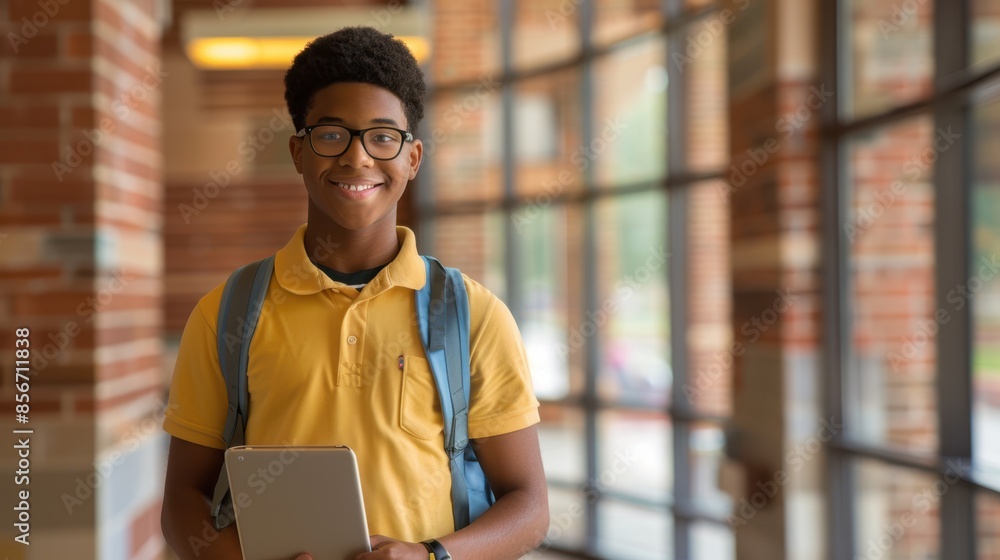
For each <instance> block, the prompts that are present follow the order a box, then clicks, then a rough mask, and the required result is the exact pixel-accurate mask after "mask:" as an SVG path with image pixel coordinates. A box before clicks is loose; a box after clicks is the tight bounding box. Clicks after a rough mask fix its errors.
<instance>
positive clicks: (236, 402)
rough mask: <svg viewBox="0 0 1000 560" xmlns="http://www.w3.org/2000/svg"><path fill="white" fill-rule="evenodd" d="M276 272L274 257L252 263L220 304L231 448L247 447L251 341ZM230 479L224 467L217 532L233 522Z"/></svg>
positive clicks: (216, 504)
mask: <svg viewBox="0 0 1000 560" xmlns="http://www.w3.org/2000/svg"><path fill="white" fill-rule="evenodd" d="M273 270H274V256H273V255H272V256H270V257H268V258H266V259H263V260H260V261H257V262H254V263H250V264H248V265H246V266H244V267H242V268H240V269H238V270H236V271H235V272H233V273H232V274H231V275H230V276H229V280H227V281H226V287H225V288H224V289H223V291H222V300H221V302H220V303H219V321H218V325H217V327H216V334H217V351H218V354H219V368H220V369H221V370H222V377H223V379H224V380H225V382H226V396H227V398H228V401H229V402H228V407H227V412H226V424H225V426H224V427H223V429H222V439H223V440H224V441H225V442H226V446H227V447H233V446H235V445H243V443H244V436H245V432H246V422H247V415H248V414H249V412H250V391H249V389H248V387H247V362H248V359H249V357H250V341H251V339H252V338H253V333H254V331H255V330H256V329H257V320H258V319H259V318H260V311H261V308H262V307H263V304H264V297H265V296H266V295H267V287H268V285H269V284H270V282H271V272H272V271H273ZM232 508H233V505H232V499H231V497H230V495H229V477H228V475H227V474H226V469H225V467H223V468H222V469H221V471H220V473H219V479H218V481H217V482H216V484H215V493H214V496H213V499H212V517H213V518H214V519H215V527H216V529H220V530H221V529H223V528H225V527H227V526H229V525H230V524H232V522H233V519H234V518H233V511H232Z"/></svg>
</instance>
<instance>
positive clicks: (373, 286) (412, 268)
mask: <svg viewBox="0 0 1000 560" xmlns="http://www.w3.org/2000/svg"><path fill="white" fill-rule="evenodd" d="M308 225H309V224H302V225H301V226H299V229H297V230H296V231H295V235H293V236H292V238H291V239H290V240H289V241H288V243H287V244H286V245H285V246H284V247H283V248H282V249H281V250H279V251H278V252H277V253H276V254H275V256H274V274H275V277H276V278H277V280H278V284H279V285H281V287H282V288H284V289H285V290H288V291H289V292H292V293H293V294H296V295H311V294H315V293H318V292H321V291H323V290H329V289H341V288H343V284H340V283H338V282H335V281H333V280H332V279H330V277H329V276H327V275H326V273H324V272H323V271H322V270H320V269H319V268H318V267H317V266H316V265H315V264H313V262H312V261H311V260H309V255H307V254H306V246H305V234H306V228H307V227H308ZM396 238H397V239H398V240H399V253H397V254H396V258H394V259H392V262H390V263H389V264H388V265H387V266H386V267H385V268H384V269H382V271H380V272H379V273H378V275H377V276H375V278H374V279H372V281H371V282H370V283H369V285H368V286H366V291H368V292H371V293H372V294H373V295H374V293H377V292H381V291H383V290H387V289H389V288H392V287H393V286H399V287H402V288H409V289H411V290H419V289H420V288H422V287H423V286H424V282H426V280H427V272H426V269H425V268H424V261H423V259H421V258H420V253H418V252H417V240H416V237H415V236H414V235H413V232H412V231H410V229H409V228H406V227H403V226H396Z"/></svg>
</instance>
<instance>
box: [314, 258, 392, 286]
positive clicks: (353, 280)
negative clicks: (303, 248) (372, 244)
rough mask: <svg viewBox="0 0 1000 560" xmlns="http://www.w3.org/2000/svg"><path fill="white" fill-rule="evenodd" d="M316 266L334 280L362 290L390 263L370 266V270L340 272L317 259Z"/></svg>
mask: <svg viewBox="0 0 1000 560" xmlns="http://www.w3.org/2000/svg"><path fill="white" fill-rule="evenodd" d="M313 264H314V265H316V268H319V269H320V270H322V271H323V272H325V273H326V275H327V276H329V277H330V279H331V280H333V281H334V282H340V283H341V284H347V285H348V286H350V287H352V288H354V289H356V290H360V289H362V288H364V287H365V284H367V283H369V282H371V281H372V279H373V278H375V276H377V275H378V273H379V272H380V271H381V270H382V269H383V268H385V267H386V266H388V264H389V263H386V264H383V265H381V266H376V267H375V268H369V269H368V270H359V271H357V272H340V271H337V270H334V269H332V268H330V267H328V266H323V265H321V264H319V263H318V262H316V261H313Z"/></svg>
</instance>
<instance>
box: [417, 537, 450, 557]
mask: <svg viewBox="0 0 1000 560" xmlns="http://www.w3.org/2000/svg"><path fill="white" fill-rule="evenodd" d="M423 545H424V548H426V549H427V552H428V553H429V556H428V558H429V559H430V560H451V554H448V550H447V549H445V547H444V545H443V544H441V543H439V542H438V541H437V540H436V539H427V540H426V541H424V542H423Z"/></svg>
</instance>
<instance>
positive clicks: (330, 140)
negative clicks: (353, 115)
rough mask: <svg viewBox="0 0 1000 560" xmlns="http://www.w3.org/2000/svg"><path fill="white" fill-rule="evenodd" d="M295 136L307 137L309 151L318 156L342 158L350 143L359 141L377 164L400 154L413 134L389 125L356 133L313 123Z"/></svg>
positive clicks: (339, 127) (352, 130)
mask: <svg viewBox="0 0 1000 560" xmlns="http://www.w3.org/2000/svg"><path fill="white" fill-rule="evenodd" d="M295 135H296V136H298V137H300V138H301V137H303V136H308V137H309V145H310V146H311V147H312V150H313V152H315V153H316V155H318V156H322V157H338V156H342V155H344V153H346V152H347V150H348V149H349V148H350V147H351V141H352V140H354V137H355V136H357V137H359V138H361V147H363V148H364V149H365V152H367V153H368V155H369V156H371V158H372V159H377V160H381V161H385V160H390V159H395V158H396V156H398V155H399V153H400V152H402V151H403V142H412V141H413V135H412V134H410V133H409V132H407V131H405V130H402V129H399V128H392V127H391V126H376V127H374V128H365V129H362V130H357V129H354V128H347V127H346V126H340V125H339V124H314V125H312V126H307V127H305V128H303V129H302V130H300V131H298V132H296V133H295Z"/></svg>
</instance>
